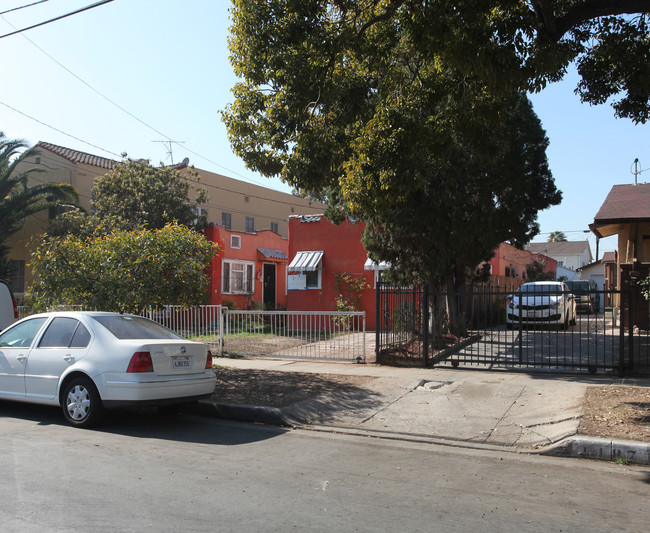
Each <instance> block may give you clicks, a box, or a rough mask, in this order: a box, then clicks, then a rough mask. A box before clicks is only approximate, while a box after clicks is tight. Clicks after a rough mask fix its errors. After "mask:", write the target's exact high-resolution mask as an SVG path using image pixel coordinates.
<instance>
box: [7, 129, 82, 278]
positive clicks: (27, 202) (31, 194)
mask: <svg viewBox="0 0 650 533" xmlns="http://www.w3.org/2000/svg"><path fill="white" fill-rule="evenodd" d="M27 147H28V145H27V144H26V143H25V142H24V141H21V140H18V139H8V138H7V137H5V134H4V133H3V132H1V131H0V278H7V277H9V275H10V274H11V272H10V268H9V261H8V260H7V254H8V252H9V247H8V246H7V245H6V242H7V240H8V239H9V237H10V236H11V235H13V234H14V233H16V232H17V231H18V230H19V229H20V228H22V227H23V225H24V224H25V219H26V218H27V217H28V216H29V215H34V214H36V213H38V212H39V211H42V210H43V209H49V208H51V207H57V206H61V205H62V204H75V203H77V202H78V200H79V195H78V194H77V191H76V190H75V188H74V187H73V186H72V185H69V184H67V183H39V184H36V185H29V184H28V183H27V178H28V177H29V176H31V175H33V174H35V173H37V172H41V170H40V169H36V168H30V169H27V170H25V171H22V172H18V171H17V170H16V168H17V167H18V165H19V164H20V163H22V162H23V161H25V159H27V158H28V157H30V156H33V155H34V154H36V153H37V152H36V151H35V150H33V149H32V150H25V148H27Z"/></svg>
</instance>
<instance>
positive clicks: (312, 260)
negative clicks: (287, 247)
mask: <svg viewBox="0 0 650 533" xmlns="http://www.w3.org/2000/svg"><path fill="white" fill-rule="evenodd" d="M322 259H323V251H322V250H319V251H314V252H297V253H296V256H295V257H294V258H293V259H292V261H291V263H289V266H288V267H287V270H289V271H290V272H313V271H314V270H318V269H319V268H320V262H321V260H322Z"/></svg>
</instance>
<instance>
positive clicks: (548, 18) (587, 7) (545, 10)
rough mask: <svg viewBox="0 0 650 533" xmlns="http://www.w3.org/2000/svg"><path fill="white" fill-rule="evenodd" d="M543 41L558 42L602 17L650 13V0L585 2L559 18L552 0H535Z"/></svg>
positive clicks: (539, 31) (533, 2)
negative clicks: (587, 23)
mask: <svg viewBox="0 0 650 533" xmlns="http://www.w3.org/2000/svg"><path fill="white" fill-rule="evenodd" d="M531 3H532V8H533V11H534V12H535V16H536V17H537V20H538V28H537V33H538V36H539V38H540V39H541V40H544V41H549V42H558V41H559V40H560V39H561V38H562V37H563V36H564V34H565V33H567V32H568V31H569V30H571V29H573V28H575V27H577V26H580V25H581V24H583V23H585V22H588V21H590V20H594V19H597V18H600V17H608V16H616V15H633V14H641V13H648V12H650V0H585V1H584V2H582V3H581V4H578V5H576V6H575V7H573V8H571V9H569V11H567V12H566V13H565V14H564V15H562V16H560V17H558V16H556V15H555V14H554V13H553V2H552V0H533V1H532V2H531Z"/></svg>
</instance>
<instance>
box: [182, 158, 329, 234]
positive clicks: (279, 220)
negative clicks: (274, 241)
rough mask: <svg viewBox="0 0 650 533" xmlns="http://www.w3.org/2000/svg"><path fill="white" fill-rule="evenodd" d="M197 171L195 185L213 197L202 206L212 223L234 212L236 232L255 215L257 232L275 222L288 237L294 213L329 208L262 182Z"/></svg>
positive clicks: (279, 229)
mask: <svg viewBox="0 0 650 533" xmlns="http://www.w3.org/2000/svg"><path fill="white" fill-rule="evenodd" d="M197 171H198V173H199V182H198V184H194V185H198V186H202V187H204V188H205V189H206V191H207V193H208V196H209V197H210V199H209V200H208V202H207V205H203V206H201V207H202V208H204V209H207V211H208V222H214V223H216V224H221V220H222V213H230V215H231V221H232V227H231V229H232V230H234V231H246V217H252V218H253V219H254V221H255V231H260V230H265V229H271V222H275V223H276V224H278V233H279V234H280V235H282V237H285V238H287V237H288V235H289V216H290V215H315V214H322V213H323V211H324V210H325V208H326V207H327V206H326V205H325V204H321V203H318V202H314V203H312V202H310V201H309V200H306V199H304V198H300V197H298V196H294V195H292V194H287V193H283V192H279V191H274V190H273V189H269V188H267V187H263V186H261V185H255V184H252V183H247V182H244V181H240V180H236V179H233V178H229V177H227V176H223V175H221V174H216V173H214V172H208V171H206V170H199V169H197ZM261 179H263V178H261Z"/></svg>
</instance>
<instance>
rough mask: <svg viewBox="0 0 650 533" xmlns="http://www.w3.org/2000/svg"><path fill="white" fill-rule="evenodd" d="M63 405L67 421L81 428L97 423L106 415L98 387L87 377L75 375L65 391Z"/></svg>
mask: <svg viewBox="0 0 650 533" xmlns="http://www.w3.org/2000/svg"><path fill="white" fill-rule="evenodd" d="M61 407H62V408H63V416H64V417H65V420H66V422H68V424H70V425H73V426H76V427H79V428H87V427H91V426H93V425H95V424H97V422H99V421H100V420H101V418H102V416H103V415H104V406H103V404H102V399H101V398H100V396H99V393H98V392H97V387H95V384H94V383H93V382H92V381H91V380H90V379H89V378H86V377H75V378H72V379H71V380H70V381H69V382H68V384H67V385H66V386H65V389H64V391H63V397H62V401H61Z"/></svg>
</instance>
